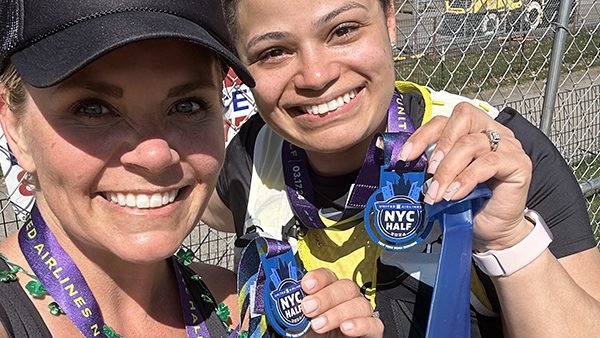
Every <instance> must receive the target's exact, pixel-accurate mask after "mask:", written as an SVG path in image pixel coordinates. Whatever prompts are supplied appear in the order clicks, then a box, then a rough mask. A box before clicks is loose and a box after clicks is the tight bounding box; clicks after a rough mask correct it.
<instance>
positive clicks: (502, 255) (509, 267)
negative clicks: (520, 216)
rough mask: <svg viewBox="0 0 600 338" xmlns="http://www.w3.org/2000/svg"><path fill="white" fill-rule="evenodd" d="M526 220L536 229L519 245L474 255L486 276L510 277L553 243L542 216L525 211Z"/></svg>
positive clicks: (531, 211) (476, 262)
mask: <svg viewBox="0 0 600 338" xmlns="http://www.w3.org/2000/svg"><path fill="white" fill-rule="evenodd" d="M525 218H526V219H527V220H529V221H530V222H532V223H533V224H534V227H533V230H532V231H531V232H530V233H529V234H528V235H527V236H526V237H525V238H523V239H522V240H521V241H520V242H519V243H517V244H515V245H514V246H512V247H510V248H506V249H502V250H489V251H486V252H480V253H473V260H474V261H475V264H476V265H477V266H478V267H479V269H481V271H483V272H484V273H485V274H486V275H488V276H492V277H506V276H510V275H512V274H513V273H515V272H517V271H519V270H520V269H522V268H524V267H525V266H527V265H528V264H529V263H531V262H533V261H534V260H535V259H536V258H537V257H538V256H539V255H541V254H542V252H544V250H546V248H547V247H548V245H549V244H550V242H552V232H551V231H550V229H549V228H548V226H547V225H546V222H544V219H543V218H542V216H540V214H538V213H537V212H536V211H534V210H530V209H525Z"/></svg>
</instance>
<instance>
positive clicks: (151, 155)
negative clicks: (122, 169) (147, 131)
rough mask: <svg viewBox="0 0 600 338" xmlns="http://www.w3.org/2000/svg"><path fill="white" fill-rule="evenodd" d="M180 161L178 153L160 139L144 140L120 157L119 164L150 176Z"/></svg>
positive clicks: (165, 141)
mask: <svg viewBox="0 0 600 338" xmlns="http://www.w3.org/2000/svg"><path fill="white" fill-rule="evenodd" d="M180 160H181V158H180V157H179V153H178V152H177V151H176V150H175V149H173V148H171V146H170V144H169V143H168V142H167V140H165V139H164V138H162V137H148V138H145V139H143V140H141V141H140V142H138V143H137V144H136V145H135V146H134V147H133V148H132V149H130V150H128V151H126V152H125V153H124V154H123V155H121V163H123V165H125V166H126V167H133V168H137V169H141V170H143V171H146V172H148V173H151V174H159V173H161V172H163V171H164V170H165V169H167V168H169V167H171V166H173V165H175V164H177V163H179V161H180Z"/></svg>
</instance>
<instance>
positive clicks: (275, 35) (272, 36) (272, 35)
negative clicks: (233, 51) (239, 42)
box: [246, 2, 367, 49]
mask: <svg viewBox="0 0 600 338" xmlns="http://www.w3.org/2000/svg"><path fill="white" fill-rule="evenodd" d="M354 8H362V9H365V10H367V7H365V6H364V5H363V4H359V3H357V2H350V3H347V4H345V5H343V6H341V7H339V8H337V9H334V10H333V11H331V12H329V13H327V14H326V15H324V16H323V17H321V18H319V19H317V20H316V21H315V22H313V26H320V25H323V24H325V23H327V22H329V21H331V20H333V19H334V18H335V17H337V16H338V15H340V14H342V13H344V12H347V11H349V10H351V9H354ZM289 35H290V34H289V33H286V32H279V31H277V32H268V33H265V34H261V35H258V36H255V37H253V38H252V39H250V41H249V42H248V43H247V44H246V49H250V48H252V47H254V46H255V45H256V44H258V43H259V42H261V41H265V40H283V39H285V38H286V37H287V36H289Z"/></svg>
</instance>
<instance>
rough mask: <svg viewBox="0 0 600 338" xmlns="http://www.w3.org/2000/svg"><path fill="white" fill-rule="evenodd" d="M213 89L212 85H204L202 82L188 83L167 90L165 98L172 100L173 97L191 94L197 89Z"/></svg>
mask: <svg viewBox="0 0 600 338" xmlns="http://www.w3.org/2000/svg"><path fill="white" fill-rule="evenodd" d="M214 87H215V86H214V85H213V84H212V83H206V82H203V81H195V82H190V83H186V84H182V85H179V86H175V87H173V88H171V89H169V93H168V94H167V97H168V98H173V97H179V96H184V95H186V94H188V93H191V92H193V91H195V90H198V89H204V88H214Z"/></svg>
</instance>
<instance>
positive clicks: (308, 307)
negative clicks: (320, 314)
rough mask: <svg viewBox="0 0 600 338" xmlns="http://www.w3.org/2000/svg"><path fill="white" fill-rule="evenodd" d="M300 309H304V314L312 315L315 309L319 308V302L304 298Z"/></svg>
mask: <svg viewBox="0 0 600 338" xmlns="http://www.w3.org/2000/svg"><path fill="white" fill-rule="evenodd" d="M302 308H303V309H304V313H305V314H307V315H308V314H311V313H313V312H314V311H315V310H316V309H317V308H319V302H317V300H316V299H314V298H313V297H311V296H306V297H304V299H303V300H302Z"/></svg>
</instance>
